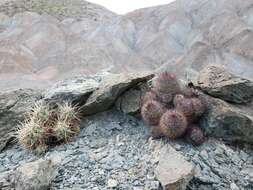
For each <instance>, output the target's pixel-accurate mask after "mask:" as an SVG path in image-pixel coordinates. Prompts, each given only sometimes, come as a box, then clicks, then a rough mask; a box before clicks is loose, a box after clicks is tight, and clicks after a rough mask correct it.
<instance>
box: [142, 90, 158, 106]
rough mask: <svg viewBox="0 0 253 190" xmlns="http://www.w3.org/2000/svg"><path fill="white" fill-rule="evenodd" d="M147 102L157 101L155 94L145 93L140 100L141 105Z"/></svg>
mask: <svg viewBox="0 0 253 190" xmlns="http://www.w3.org/2000/svg"><path fill="white" fill-rule="evenodd" d="M149 100H156V101H158V97H157V95H156V93H155V92H153V91H148V92H146V93H145V95H144V96H143V97H142V99H141V104H142V105H144V104H145V103H146V102H147V101H149Z"/></svg>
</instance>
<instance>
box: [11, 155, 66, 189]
mask: <svg viewBox="0 0 253 190" xmlns="http://www.w3.org/2000/svg"><path fill="white" fill-rule="evenodd" d="M60 162H61V158H60V157H59V156H56V157H54V158H51V159H46V160H44V159H39V160H37V161H34V162H30V163H26V164H23V165H22V166H20V167H18V168H17V169H16V170H15V173H14V184H15V189H16V190H46V189H48V188H49V186H50V183H51V182H52V180H53V179H54V178H55V177H56V175H57V172H58V170H57V167H58V166H59V164H60Z"/></svg>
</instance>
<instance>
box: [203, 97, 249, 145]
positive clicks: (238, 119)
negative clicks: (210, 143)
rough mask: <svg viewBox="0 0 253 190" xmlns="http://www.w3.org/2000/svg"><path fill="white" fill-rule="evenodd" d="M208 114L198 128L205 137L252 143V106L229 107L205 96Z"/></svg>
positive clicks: (222, 102)
mask: <svg viewBox="0 0 253 190" xmlns="http://www.w3.org/2000/svg"><path fill="white" fill-rule="evenodd" d="M205 99H206V100H207V102H208V105H209V109H208V112H207V113H206V114H205V115H204V116H203V117H202V118H201V120H200V126H201V127H202V128H203V129H204V131H205V133H206V135H207V136H210V137H211V136H212V137H216V138H221V139H223V140H225V141H230V142H235V141H240V142H247V143H252V142H253V112H252V110H253V105H248V106H241V105H238V106H237V105H231V104H229V103H227V102H225V101H223V100H220V99H217V98H212V97H210V96H205Z"/></svg>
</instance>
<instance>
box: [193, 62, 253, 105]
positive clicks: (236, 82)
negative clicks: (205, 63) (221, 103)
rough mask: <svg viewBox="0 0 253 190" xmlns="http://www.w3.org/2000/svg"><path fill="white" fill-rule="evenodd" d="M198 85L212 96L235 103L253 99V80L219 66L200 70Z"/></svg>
mask: <svg viewBox="0 0 253 190" xmlns="http://www.w3.org/2000/svg"><path fill="white" fill-rule="evenodd" d="M199 73H200V74H199V77H198V80H197V82H196V84H195V86H196V87H198V88H200V89H201V90H202V91H204V92H206V93H207V94H210V95H211V96H214V97H217V98H220V99H223V100H226V101H228V102H233V103H248V102H251V100H252V99H253V81H251V80H247V79H244V78H241V77H239V76H235V75H233V74H232V73H229V72H227V71H226V70H225V69H224V68H222V67H219V66H209V67H206V68H204V69H203V70H201V71H200V72H199Z"/></svg>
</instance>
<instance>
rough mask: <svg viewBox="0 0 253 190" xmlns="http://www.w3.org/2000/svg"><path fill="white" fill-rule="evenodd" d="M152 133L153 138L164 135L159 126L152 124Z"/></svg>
mask: <svg viewBox="0 0 253 190" xmlns="http://www.w3.org/2000/svg"><path fill="white" fill-rule="evenodd" d="M150 134H151V137H152V138H153V139H159V138H162V137H163V136H164V135H163V132H162V130H161V128H160V127H159V126H152V127H151V129H150Z"/></svg>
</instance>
